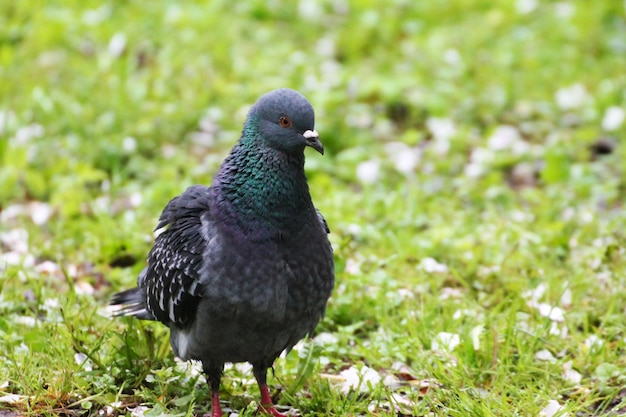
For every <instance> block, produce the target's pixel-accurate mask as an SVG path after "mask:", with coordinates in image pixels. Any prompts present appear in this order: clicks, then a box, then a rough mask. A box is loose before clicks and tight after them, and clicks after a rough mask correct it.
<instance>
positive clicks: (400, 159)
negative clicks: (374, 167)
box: [385, 142, 421, 175]
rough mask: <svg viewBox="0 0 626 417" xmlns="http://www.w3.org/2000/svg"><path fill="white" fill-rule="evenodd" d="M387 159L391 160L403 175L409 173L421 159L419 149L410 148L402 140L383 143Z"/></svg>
mask: <svg viewBox="0 0 626 417" xmlns="http://www.w3.org/2000/svg"><path fill="white" fill-rule="evenodd" d="M385 151H386V152H387V154H388V155H389V159H391V161H393V163H394V165H395V167H396V170H397V171H398V172H400V173H402V174H404V175H408V174H411V173H412V172H414V171H415V167H416V166H417V164H418V163H419V161H420V159H421V153H420V151H419V149H415V148H411V147H410V146H409V145H407V144H406V143H403V142H390V143H388V144H386V145H385Z"/></svg>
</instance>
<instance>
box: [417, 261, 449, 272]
mask: <svg viewBox="0 0 626 417" xmlns="http://www.w3.org/2000/svg"><path fill="white" fill-rule="evenodd" d="M417 267H418V268H419V269H421V270H422V271H424V272H430V273H443V272H448V267H447V265H445V264H442V263H439V262H437V261H436V260H435V259H433V258H424V259H422V261H421V262H420V263H419V265H418V266H417Z"/></svg>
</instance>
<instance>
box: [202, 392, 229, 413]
mask: <svg viewBox="0 0 626 417" xmlns="http://www.w3.org/2000/svg"><path fill="white" fill-rule="evenodd" d="M211 406H212V409H211V414H210V415H209V414H205V415H203V416H202V417H223V415H224V413H222V406H221V405H220V396H219V394H213V395H212V396H211Z"/></svg>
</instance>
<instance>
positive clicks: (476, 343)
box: [470, 324, 485, 350]
mask: <svg viewBox="0 0 626 417" xmlns="http://www.w3.org/2000/svg"><path fill="white" fill-rule="evenodd" d="M484 331H485V328H484V327H483V325H482V324H481V325H479V326H476V327H474V328H473V329H472V330H470V337H471V338H472V346H473V347H474V350H480V336H481V335H482V334H483V332H484Z"/></svg>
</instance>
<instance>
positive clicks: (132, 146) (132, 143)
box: [122, 136, 137, 153]
mask: <svg viewBox="0 0 626 417" xmlns="http://www.w3.org/2000/svg"><path fill="white" fill-rule="evenodd" d="M122 150H123V151H124V152H126V153H133V152H135V151H136V150H137V139H135V138H134V137H132V136H126V137H125V138H124V139H123V140H122Z"/></svg>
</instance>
